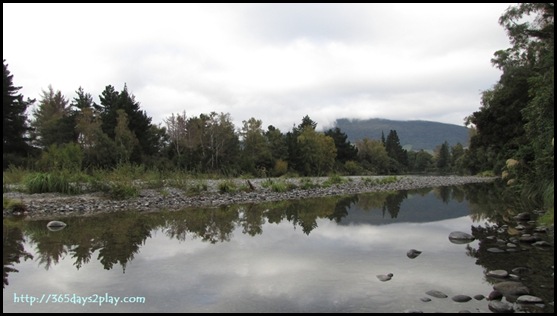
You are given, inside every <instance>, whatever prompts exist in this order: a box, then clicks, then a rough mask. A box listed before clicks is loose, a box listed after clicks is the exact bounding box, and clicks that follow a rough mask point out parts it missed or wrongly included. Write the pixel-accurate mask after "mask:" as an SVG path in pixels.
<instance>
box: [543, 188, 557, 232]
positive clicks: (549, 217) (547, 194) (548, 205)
mask: <svg viewBox="0 0 557 316" xmlns="http://www.w3.org/2000/svg"><path fill="white" fill-rule="evenodd" d="M554 188H555V187H554V183H553V182H551V183H549V184H548V185H547V186H546V188H545V190H544V191H543V207H544V209H545V210H546V211H547V212H546V213H545V214H544V215H543V216H542V217H540V219H539V222H540V223H541V224H544V225H547V226H550V225H554V219H553V213H554V210H553V207H554V204H553V203H554V202H553V199H554V196H555V191H554Z"/></svg>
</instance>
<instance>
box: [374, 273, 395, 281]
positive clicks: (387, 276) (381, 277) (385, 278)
mask: <svg viewBox="0 0 557 316" xmlns="http://www.w3.org/2000/svg"><path fill="white" fill-rule="evenodd" d="M392 277H393V274H392V273H389V274H378V275H377V278H378V279H379V281H381V282H385V281H389V280H390V279H391V278H392Z"/></svg>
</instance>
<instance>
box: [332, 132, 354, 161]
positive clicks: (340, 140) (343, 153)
mask: <svg viewBox="0 0 557 316" xmlns="http://www.w3.org/2000/svg"><path fill="white" fill-rule="evenodd" d="M325 135H327V136H330V137H331V138H332V139H333V140H334V141H335V147H336V149H337V161H338V162H340V163H345V162H347V161H350V160H352V161H355V160H357V158H358V149H356V147H355V146H354V145H352V144H351V143H350V142H349V141H348V136H347V135H346V134H345V133H343V132H342V131H341V130H340V128H338V127H335V128H334V129H329V130H328V131H326V132H325Z"/></svg>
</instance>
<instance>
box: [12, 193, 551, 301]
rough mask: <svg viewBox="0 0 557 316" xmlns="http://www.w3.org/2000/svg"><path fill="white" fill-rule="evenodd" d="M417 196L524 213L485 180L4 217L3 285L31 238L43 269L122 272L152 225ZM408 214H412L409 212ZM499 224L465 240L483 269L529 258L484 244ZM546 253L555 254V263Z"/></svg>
mask: <svg viewBox="0 0 557 316" xmlns="http://www.w3.org/2000/svg"><path fill="white" fill-rule="evenodd" d="M416 195H419V196H422V197H424V196H426V195H431V196H432V197H434V199H435V198H436V199H438V200H441V201H443V202H444V204H447V203H449V201H451V200H454V201H457V202H463V201H466V202H467V205H466V206H465V211H466V212H467V213H466V214H467V215H469V216H470V217H471V218H472V219H473V220H474V221H475V222H479V221H481V220H484V221H488V222H490V223H499V224H508V225H509V226H510V227H512V225H514V224H515V223H514V220H513V219H512V218H513V216H514V215H516V213H517V212H519V210H518V209H513V208H511V207H509V204H508V203H507V201H505V200H502V198H501V196H502V191H501V188H500V187H498V186H496V185H493V184H489V183H488V184H474V185H465V186H457V187H438V188H424V189H419V190H410V191H391V192H375V193H369V194H360V195H347V196H333V197H322V198H312V199H302V200H288V201H280V202H272V203H261V204H244V205H230V206H222V207H219V208H190V209H185V210H182V211H161V212H157V213H139V212H134V211H129V212H117V213H111V214H99V215H97V216H91V217H73V218H71V217H70V218H66V219H64V221H65V222H66V223H67V224H68V226H67V227H66V228H65V229H63V230H61V231H57V232H51V231H48V230H47V229H46V223H47V221H41V220H38V221H28V222H23V221H15V220H12V219H4V232H3V234H4V286H7V285H8V274H9V273H14V272H17V270H16V269H15V268H14V266H15V264H17V263H19V262H20V260H21V259H22V258H23V259H24V260H27V259H33V256H32V255H31V254H30V253H27V252H25V251H24V244H25V243H26V242H27V243H28V244H29V246H30V247H33V248H34V250H35V252H36V254H37V261H38V262H39V264H40V265H42V266H44V267H45V269H49V268H50V267H51V266H52V265H56V264H57V263H58V262H59V261H60V260H61V259H62V258H64V257H67V256H70V258H72V260H73V264H74V266H75V267H76V268H77V269H80V268H82V267H83V266H84V265H85V264H88V263H90V262H91V258H92V257H93V255H95V254H96V256H97V261H98V262H100V263H101V264H102V266H103V267H104V269H107V270H110V269H113V268H114V266H116V265H119V266H121V267H122V271H123V272H124V273H125V269H126V266H127V264H128V263H129V262H131V261H132V260H133V259H134V257H135V255H136V254H137V253H139V250H140V248H141V247H142V246H143V245H144V244H145V242H146V240H147V239H149V238H151V233H152V232H153V231H155V230H159V231H162V232H163V233H164V234H165V235H166V236H168V237H169V238H170V239H176V240H179V241H183V242H186V241H187V240H188V239H200V240H202V241H203V242H208V243H212V244H215V243H222V242H228V241H230V240H231V238H232V234H233V232H234V231H236V229H237V228H241V232H242V233H243V234H247V235H250V236H256V235H261V234H263V227H264V225H265V224H266V223H268V224H279V223H281V222H283V221H285V220H287V221H289V222H290V223H292V226H293V228H294V229H298V228H300V229H301V230H302V232H303V233H304V234H306V235H309V234H310V233H311V232H312V231H313V230H314V229H316V228H317V227H318V223H319V220H321V219H327V220H330V221H334V222H335V223H339V224H342V222H343V219H344V218H346V217H347V216H348V215H349V213H350V212H351V210H354V209H358V210H361V211H363V212H364V213H375V212H381V213H382V216H381V217H382V218H389V217H390V218H391V219H397V218H399V217H400V216H401V214H402V213H401V210H402V211H404V212H406V213H408V212H410V213H412V210H414V208H413V207H414V205H410V206H409V205H407V204H404V203H403V202H404V201H405V200H406V199H408V198H409V197H411V196H416ZM413 201H415V200H413ZM403 204H404V205H405V206H404V205H403ZM403 206H404V207H403ZM422 208H424V209H425V210H421V209H420V210H419V212H414V213H416V214H412V215H413V216H414V217H413V220H417V218H419V217H423V218H422V220H423V221H431V220H439V219H438V217H435V218H437V219H433V218H434V217H433V215H431V214H433V213H431V211H432V210H431V209H430V208H428V205H425V206H423V207H422ZM408 209H410V210H411V211H408ZM452 211H454V210H452ZM426 212H430V213H429V214H428V213H426ZM436 212H442V213H447V210H446V209H445V208H441V209H440V210H436ZM434 215H435V214H434ZM405 216H406V217H407V218H408V214H405ZM428 216H429V217H428ZM435 216H437V215H435ZM454 216H461V215H454ZM368 218H369V216H368ZM354 219H355V220H356V218H354ZM6 223H7V224H8V225H6ZM368 224H369V223H368ZM371 224H373V222H371ZM19 227H21V228H19ZM496 227H498V226H489V225H486V226H485V227H481V226H478V227H475V226H472V232H473V234H474V236H475V237H476V238H477V239H478V240H480V243H479V247H478V249H474V248H473V247H471V246H468V247H467V250H466V251H467V253H468V255H469V256H471V257H474V258H476V259H477V261H476V263H477V264H478V265H482V266H483V267H485V269H486V271H488V270H493V269H509V270H510V269H512V268H514V266H513V265H512V262H522V261H524V259H520V258H518V257H515V256H519V255H520V253H517V254H512V253H506V254H503V255H498V256H494V255H493V254H491V253H489V252H487V251H486V249H487V247H489V243H488V242H486V241H485V240H486V239H485V237H486V236H488V235H493V234H494V233H496V230H497V229H496ZM539 253H540V252H538V251H533V252H532V255H531V257H530V258H529V259H528V260H527V261H528V262H525V263H524V264H526V265H531V266H536V265H538V266H539V265H540V263H543V264H546V263H547V264H549V265H550V266H551V265H552V262H553V261H552V260H553V259H552V258H553V256H552V255H553V248H551V250H550V251H546V252H545V253H542V254H543V256H538V254H539ZM547 254H551V264H550V263H549V260H550V259H549V258H550V257H549V256H547ZM546 261H547V262H546ZM536 278H537V276H532V277H530V280H532V282H534V281H535V282H538V281H539V282H542V281H543V282H545V280H536ZM551 281H552V280H551ZM536 284H540V283H536ZM544 295H545V294H544ZM548 295H549V294H548ZM548 295H546V296H547V297H546V296H543V295H542V298H544V299H549V297H548ZM551 295H553V294H552V293H551Z"/></svg>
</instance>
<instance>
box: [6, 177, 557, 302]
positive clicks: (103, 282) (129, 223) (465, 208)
mask: <svg viewBox="0 0 557 316" xmlns="http://www.w3.org/2000/svg"><path fill="white" fill-rule="evenodd" d="M498 192H499V191H498V190H497V188H496V185H495V184H494V183H483V184H468V185H464V186H455V187H438V188H427V189H420V190H411V191H396V192H378V193H367V194H359V195H350V196H338V197H324V198H315V199H304V200H299V201H283V202H273V203H267V204H251V205H232V206H226V207H221V208H206V209H200V208H196V209H185V210H181V211H161V212H156V213H140V212H134V211H133V210H132V211H130V212H120V213H112V214H101V215H98V216H91V217H73V218H63V219H61V220H63V221H64V222H65V223H67V224H68V225H67V227H65V228H64V229H62V230H60V231H50V230H48V229H47V228H46V223H47V222H48V221H44V220H37V221H27V220H23V219H4V221H3V226H4V227H3V236H4V238H3V240H4V242H3V246H4V247H3V248H4V249H3V251H4V269H3V271H4V273H3V279H4V290H3V310H4V312H188V313H194V312H281V313H290V312H339V313H352V312H365V313H391V312H404V311H423V312H459V311H465V310H466V311H469V312H490V310H489V308H488V303H489V302H488V301H487V300H486V299H474V298H472V299H471V300H470V301H468V302H461V303H459V302H455V301H454V300H453V299H452V297H453V296H456V295H467V296H470V297H473V296H475V295H480V294H481V295H483V296H488V295H489V293H490V292H491V291H492V290H493V284H494V283H496V282H500V281H501V280H498V279H494V278H491V277H487V276H486V273H487V272H488V271H492V270H497V269H503V270H506V271H509V272H511V270H512V269H513V268H517V267H522V268H527V273H525V274H523V275H521V276H520V280H521V282H523V283H524V284H525V285H526V286H527V287H528V288H529V289H530V291H531V294H532V295H535V296H537V297H540V298H542V299H543V300H544V304H537V305H531V306H523V305H519V304H516V303H513V302H509V303H510V304H514V308H515V310H516V311H518V312H519V311H524V312H553V252H554V250H553V246H551V247H536V246H532V245H530V244H522V243H520V244H518V245H517V247H516V249H517V250H518V251H514V252H510V251H505V252H502V253H493V252H490V251H486V249H488V248H490V247H493V244H490V243H491V241H493V240H496V239H497V238H499V239H501V238H503V237H501V236H499V237H497V238H495V239H493V238H492V237H489V238H492V239H489V238H488V236H493V235H494V234H498V233H499V234H500V233H501V230H504V231H505V232H504V233H505V234H506V233H507V232H512V231H514V230H513V229H514V228H513V227H514V226H515V225H516V223H515V222H514V221H513V220H512V216H513V215H514V214H517V213H519V212H522V211H524V210H522V209H519V208H517V207H516V206H512V205H509V204H506V203H504V202H503V199H502V198H501V197H500V196H498V194H499V193H498ZM503 224H507V225H509V227H510V228H504V229H502V228H500V225H503ZM454 231H461V232H465V233H468V234H472V235H473V236H474V237H475V239H474V240H473V241H471V242H467V243H453V242H451V241H450V240H449V238H448V236H449V234H450V233H451V232H454ZM547 240H548V241H549V242H550V243H551V245H553V238H549V236H548V238H547ZM410 249H417V250H419V251H421V252H422V253H421V254H420V255H419V256H418V257H416V258H414V259H411V258H409V257H408V256H407V252H408V250H410ZM389 273H391V274H392V278H391V279H390V280H388V281H380V280H379V279H378V277H377V276H378V275H386V274H389ZM430 290H436V291H440V292H443V293H444V294H446V295H447V296H448V297H447V298H436V297H433V296H431V295H429V294H427V293H426V292H428V291H430ZM504 300H505V299H504Z"/></svg>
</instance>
